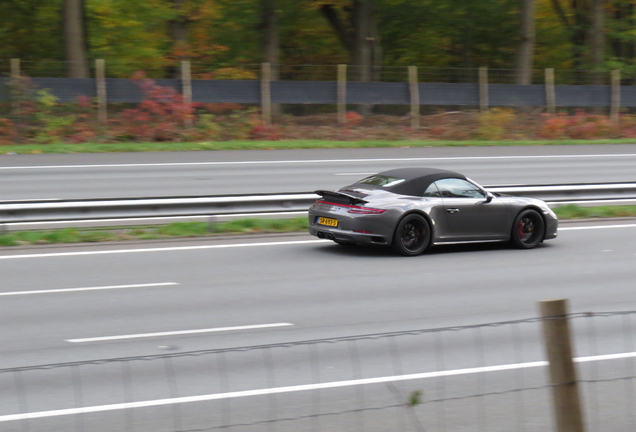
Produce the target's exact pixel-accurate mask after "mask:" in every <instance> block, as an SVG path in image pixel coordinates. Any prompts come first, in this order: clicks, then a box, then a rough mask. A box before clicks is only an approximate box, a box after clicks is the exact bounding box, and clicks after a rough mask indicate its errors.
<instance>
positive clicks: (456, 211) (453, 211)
mask: <svg viewBox="0 0 636 432" xmlns="http://www.w3.org/2000/svg"><path fill="white" fill-rule="evenodd" d="M446 211H447V212H449V213H459V209H456V208H449V209H446Z"/></svg>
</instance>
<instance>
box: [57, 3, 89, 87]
mask: <svg viewBox="0 0 636 432" xmlns="http://www.w3.org/2000/svg"><path fill="white" fill-rule="evenodd" d="M84 16H85V3H84V0H64V3H63V7H62V18H63V19H62V22H63V27H64V47H65V53H66V61H67V62H68V63H67V65H68V76H69V78H88V77H89V71H88V63H87V57H88V55H87V44H86V38H85V36H84V33H85V31H84V29H85V27H84Z"/></svg>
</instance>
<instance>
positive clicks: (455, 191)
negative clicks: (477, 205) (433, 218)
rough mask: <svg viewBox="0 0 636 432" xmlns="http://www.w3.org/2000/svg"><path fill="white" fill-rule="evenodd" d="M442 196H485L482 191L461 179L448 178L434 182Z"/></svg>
mask: <svg viewBox="0 0 636 432" xmlns="http://www.w3.org/2000/svg"><path fill="white" fill-rule="evenodd" d="M435 184H436V185H437V187H438V188H439V190H440V192H441V194H442V198H485V197H486V195H485V194H484V191H482V190H481V189H479V188H478V187H477V186H475V185H474V184H472V183H471V182H468V181H466V180H463V179H458V178H448V179H443V180H438V181H436V182H435Z"/></svg>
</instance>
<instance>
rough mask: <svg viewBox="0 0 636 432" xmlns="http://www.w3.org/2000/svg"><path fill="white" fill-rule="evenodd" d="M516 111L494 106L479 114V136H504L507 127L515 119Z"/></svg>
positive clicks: (485, 137) (499, 137)
mask: <svg viewBox="0 0 636 432" xmlns="http://www.w3.org/2000/svg"><path fill="white" fill-rule="evenodd" d="M515 117H516V115H515V113H514V111H513V110H511V109H509V108H493V109H492V110H489V111H486V112H483V113H479V114H478V115H477V120H478V123H479V125H478V127H477V131H476V132H477V137H478V138H481V139H486V140H498V139H501V138H502V137H503V135H504V134H505V132H506V127H507V126H508V125H510V123H512V122H513V121H514V120H515Z"/></svg>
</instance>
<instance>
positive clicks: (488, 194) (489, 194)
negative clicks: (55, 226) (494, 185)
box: [484, 191, 495, 204]
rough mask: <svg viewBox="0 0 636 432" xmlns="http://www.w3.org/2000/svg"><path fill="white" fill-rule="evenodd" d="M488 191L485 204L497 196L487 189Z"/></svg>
mask: <svg viewBox="0 0 636 432" xmlns="http://www.w3.org/2000/svg"><path fill="white" fill-rule="evenodd" d="M485 192H486V201H485V202H484V204H488V203H489V202H490V201H492V199H493V198H494V197H495V196H494V195H493V194H492V193H490V192H488V191H485Z"/></svg>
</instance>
